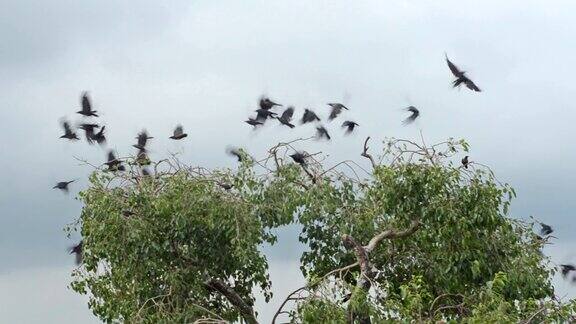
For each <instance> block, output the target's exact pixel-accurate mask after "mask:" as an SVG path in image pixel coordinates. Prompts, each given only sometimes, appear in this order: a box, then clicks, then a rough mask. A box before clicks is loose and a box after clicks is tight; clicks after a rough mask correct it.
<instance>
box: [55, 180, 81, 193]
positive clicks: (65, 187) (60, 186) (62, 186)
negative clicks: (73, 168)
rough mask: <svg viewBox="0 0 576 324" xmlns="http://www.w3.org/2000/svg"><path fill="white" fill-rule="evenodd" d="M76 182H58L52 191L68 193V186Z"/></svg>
mask: <svg viewBox="0 0 576 324" xmlns="http://www.w3.org/2000/svg"><path fill="white" fill-rule="evenodd" d="M74 181H76V180H72V181H60V182H58V183H57V184H56V185H55V186H54V187H52V189H60V190H62V191H64V192H68V185H69V184H71V183H72V182H74Z"/></svg>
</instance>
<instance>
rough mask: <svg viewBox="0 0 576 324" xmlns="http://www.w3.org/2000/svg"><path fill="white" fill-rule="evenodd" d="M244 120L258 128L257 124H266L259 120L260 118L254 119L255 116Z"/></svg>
mask: <svg viewBox="0 0 576 324" xmlns="http://www.w3.org/2000/svg"><path fill="white" fill-rule="evenodd" d="M244 122H245V123H246V124H248V125H252V126H254V128H256V126H260V125H264V123H263V122H261V121H258V120H256V119H253V118H248V120H245V121H244Z"/></svg>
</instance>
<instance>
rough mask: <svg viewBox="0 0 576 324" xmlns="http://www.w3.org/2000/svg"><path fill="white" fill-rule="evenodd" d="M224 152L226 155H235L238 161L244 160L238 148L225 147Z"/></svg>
mask: <svg viewBox="0 0 576 324" xmlns="http://www.w3.org/2000/svg"><path fill="white" fill-rule="evenodd" d="M226 153H228V155H230V156H234V157H236V159H238V162H242V161H243V160H244V157H243V156H242V152H240V150H239V149H237V148H235V147H229V148H227V149H226Z"/></svg>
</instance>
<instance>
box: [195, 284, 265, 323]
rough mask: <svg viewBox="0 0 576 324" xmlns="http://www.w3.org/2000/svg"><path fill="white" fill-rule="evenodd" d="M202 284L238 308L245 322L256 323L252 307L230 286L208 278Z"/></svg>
mask: <svg viewBox="0 0 576 324" xmlns="http://www.w3.org/2000/svg"><path fill="white" fill-rule="evenodd" d="M204 284H205V285H206V286H207V287H208V288H211V289H214V290H216V291H218V292H219V293H221V294H222V295H224V297H226V299H228V301H229V302H230V303H231V304H232V305H234V307H236V309H238V311H239V312H240V314H241V315H242V317H243V318H244V320H245V321H246V323H248V324H258V320H256V316H255V315H254V309H252V307H251V306H250V305H248V304H246V302H245V301H244V300H242V298H241V297H240V296H239V295H238V294H237V293H236V292H235V291H234V289H232V288H231V287H230V286H228V285H227V284H226V283H224V282H223V281H221V280H218V279H214V278H210V279H208V280H206V281H204Z"/></svg>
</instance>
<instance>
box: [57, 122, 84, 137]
mask: <svg viewBox="0 0 576 324" xmlns="http://www.w3.org/2000/svg"><path fill="white" fill-rule="evenodd" d="M62 128H64V135H62V136H60V138H67V139H69V140H78V139H79V138H78V136H76V133H75V132H74V131H72V127H70V123H68V122H67V121H63V122H62Z"/></svg>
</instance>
